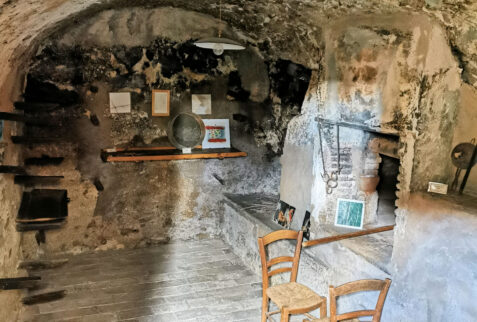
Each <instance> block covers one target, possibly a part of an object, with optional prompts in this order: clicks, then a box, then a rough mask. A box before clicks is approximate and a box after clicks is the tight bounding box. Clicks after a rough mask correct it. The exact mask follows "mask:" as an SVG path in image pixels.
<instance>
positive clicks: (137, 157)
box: [101, 147, 247, 162]
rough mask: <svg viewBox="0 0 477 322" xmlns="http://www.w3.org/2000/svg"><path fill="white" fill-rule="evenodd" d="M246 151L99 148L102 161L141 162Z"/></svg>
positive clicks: (240, 154) (235, 155)
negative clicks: (188, 151)
mask: <svg viewBox="0 0 477 322" xmlns="http://www.w3.org/2000/svg"><path fill="white" fill-rule="evenodd" d="M246 156H247V153H246V152H242V151H239V150H237V149H235V148H230V149H201V148H199V147H196V148H194V149H192V153H182V150H179V149H176V148H174V147H144V148H140V147H134V148H127V149H126V148H113V149H103V150H101V159H102V160H103V161H104V162H141V161H172V160H195V159H225V158H239V157H246Z"/></svg>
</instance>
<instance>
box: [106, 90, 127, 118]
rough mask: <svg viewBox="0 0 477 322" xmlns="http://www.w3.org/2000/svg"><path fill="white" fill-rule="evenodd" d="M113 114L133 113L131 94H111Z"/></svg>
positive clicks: (110, 103) (110, 105)
mask: <svg viewBox="0 0 477 322" xmlns="http://www.w3.org/2000/svg"><path fill="white" fill-rule="evenodd" d="M109 108H110V111H111V114H121V113H131V93H128V92H125V93H109Z"/></svg>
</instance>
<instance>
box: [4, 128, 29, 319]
mask: <svg viewBox="0 0 477 322" xmlns="http://www.w3.org/2000/svg"><path fill="white" fill-rule="evenodd" d="M4 124H5V127H6V128H7V131H6V133H4V135H3V141H2V142H0V165H12V164H13V165H15V164H17V162H18V159H19V155H18V154H19V151H18V150H17V149H15V147H14V146H12V144H11V143H8V136H9V134H8V133H9V131H8V129H9V128H12V127H14V126H15V125H14V123H13V122H5V123H4ZM4 130H5V128H4ZM20 196H21V192H20V188H19V187H18V186H16V185H14V184H13V175H12V174H0V276H2V278H8V277H17V276H23V274H24V272H22V271H20V270H18V269H17V266H18V262H19V260H20V259H21V258H22V254H21V249H22V248H21V235H20V233H18V232H17V231H16V229H15V218H14V217H13V216H12V214H16V212H17V211H18V208H19V205H20ZM21 294H22V293H21V291H17V290H9V291H3V290H2V291H1V292H0V302H1V303H2V305H1V307H0V320H1V321H16V320H17V319H18V312H19V310H20V296H21Z"/></svg>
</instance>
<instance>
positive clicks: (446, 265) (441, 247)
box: [390, 194, 477, 322]
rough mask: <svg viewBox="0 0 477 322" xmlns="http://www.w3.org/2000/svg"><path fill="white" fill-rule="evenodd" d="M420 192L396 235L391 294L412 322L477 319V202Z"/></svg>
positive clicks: (413, 200)
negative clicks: (474, 301) (476, 230)
mask: <svg viewBox="0 0 477 322" xmlns="http://www.w3.org/2000/svg"><path fill="white" fill-rule="evenodd" d="M443 199H444V200H441V198H439V197H431V196H429V195H423V194H416V195H413V196H411V198H410V200H409V201H408V202H407V204H406V205H405V206H404V207H403V209H402V212H403V213H402V214H401V215H400V218H401V222H400V223H399V224H398V230H397V231H396V232H395V241H394V252H393V265H394V269H393V270H394V273H393V285H392V287H391V292H390V296H396V297H398V298H400V299H406V298H408V299H411V298H412V301H403V303H404V302H405V303H406V304H405V305H404V306H403V310H405V311H406V312H415V314H414V315H413V320H414V321H469V322H470V321H473V320H475V315H476V314H477V308H476V307H475V305H473V303H472V302H471V301H470V302H469V299H473V298H475V296H477V293H476V290H475V288H474V287H472V286H471V285H475V283H476V282H477V280H476V276H475V274H474V272H475V271H476V270H477V263H476V262H475V257H476V255H477V248H476V236H475V229H476V228H477V220H476V217H475V211H476V210H475V202H473V201H471V200H470V201H465V200H461V199H459V198H456V199H452V198H443Z"/></svg>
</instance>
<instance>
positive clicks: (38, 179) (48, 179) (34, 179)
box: [13, 175, 64, 186]
mask: <svg viewBox="0 0 477 322" xmlns="http://www.w3.org/2000/svg"><path fill="white" fill-rule="evenodd" d="M63 178H64V176H28V175H16V176H15V178H14V180H13V182H14V183H15V184H20V185H24V186H33V185H35V184H46V185H49V184H57V183H58V182H59V181H60V180H61V179H63Z"/></svg>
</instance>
